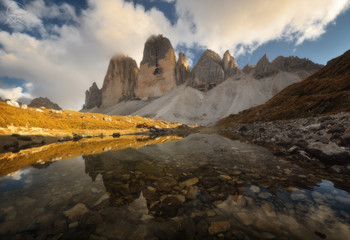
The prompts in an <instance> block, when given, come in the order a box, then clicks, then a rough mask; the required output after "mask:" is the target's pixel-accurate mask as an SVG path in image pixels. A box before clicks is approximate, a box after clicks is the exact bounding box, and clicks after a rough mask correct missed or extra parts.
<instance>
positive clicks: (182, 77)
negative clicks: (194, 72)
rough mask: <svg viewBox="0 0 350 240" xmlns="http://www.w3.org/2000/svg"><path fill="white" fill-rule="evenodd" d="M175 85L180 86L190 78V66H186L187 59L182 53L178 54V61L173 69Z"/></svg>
mask: <svg viewBox="0 0 350 240" xmlns="http://www.w3.org/2000/svg"><path fill="white" fill-rule="evenodd" d="M175 74H176V84H177V85H181V84H183V83H184V82H186V80H187V79H188V78H189V77H190V66H188V64H187V57H186V55H185V54H184V53H182V52H180V53H179V59H178V60H177V63H176V68H175Z"/></svg>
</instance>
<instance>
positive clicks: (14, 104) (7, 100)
mask: <svg viewBox="0 0 350 240" xmlns="http://www.w3.org/2000/svg"><path fill="white" fill-rule="evenodd" d="M5 102H6V104H8V105H10V106H12V107H18V108H19V103H18V102H16V101H15V100H12V99H6V100H5Z"/></svg>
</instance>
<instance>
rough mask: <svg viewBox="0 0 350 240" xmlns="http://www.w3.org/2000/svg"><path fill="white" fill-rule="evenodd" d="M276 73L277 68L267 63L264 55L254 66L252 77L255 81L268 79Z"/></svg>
mask: <svg viewBox="0 0 350 240" xmlns="http://www.w3.org/2000/svg"><path fill="white" fill-rule="evenodd" d="M276 73H278V70H277V68H275V67H274V66H273V65H272V64H271V63H270V61H269V59H268V57H267V55H266V54H265V55H264V56H263V57H262V58H260V60H259V61H258V63H257V64H256V66H255V72H254V77H255V78H256V79H261V78H266V77H270V76H272V75H274V74H276Z"/></svg>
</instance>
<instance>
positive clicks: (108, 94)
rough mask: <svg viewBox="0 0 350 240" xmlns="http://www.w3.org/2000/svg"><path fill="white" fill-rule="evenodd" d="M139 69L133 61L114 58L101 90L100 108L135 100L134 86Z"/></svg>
mask: <svg viewBox="0 0 350 240" xmlns="http://www.w3.org/2000/svg"><path fill="white" fill-rule="evenodd" d="M138 73H139V69H138V67H137V64H136V62H135V60H134V59H132V58H130V57H126V56H116V57H113V58H112V59H111V61H110V62H109V66H108V70H107V74H106V77H105V79H104V82H103V86H102V89H101V92H102V99H101V107H109V106H113V105H115V104H117V103H118V102H120V101H123V100H130V99H133V98H135V92H134V90H135V84H136V80H137V76H138Z"/></svg>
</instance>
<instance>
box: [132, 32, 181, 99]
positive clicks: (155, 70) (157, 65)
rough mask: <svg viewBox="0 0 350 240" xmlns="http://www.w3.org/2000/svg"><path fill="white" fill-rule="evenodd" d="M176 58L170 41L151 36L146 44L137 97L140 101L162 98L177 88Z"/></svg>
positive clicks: (136, 87) (159, 36)
mask: <svg viewBox="0 0 350 240" xmlns="http://www.w3.org/2000/svg"><path fill="white" fill-rule="evenodd" d="M175 68H176V57H175V51H174V48H173V46H172V45H171V43H170V41H169V39H167V38H165V37H163V36H162V35H158V36H151V37H150V38H149V39H148V40H147V41H146V43H145V48H144V51H143V59H142V61H141V64H140V72H139V75H138V79H137V82H136V86H135V95H136V97H137V98H140V99H148V98H153V97H160V96H163V95H164V94H166V93H168V92H170V91H171V90H173V89H174V88H176V87H177V80H176V75H175Z"/></svg>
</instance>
